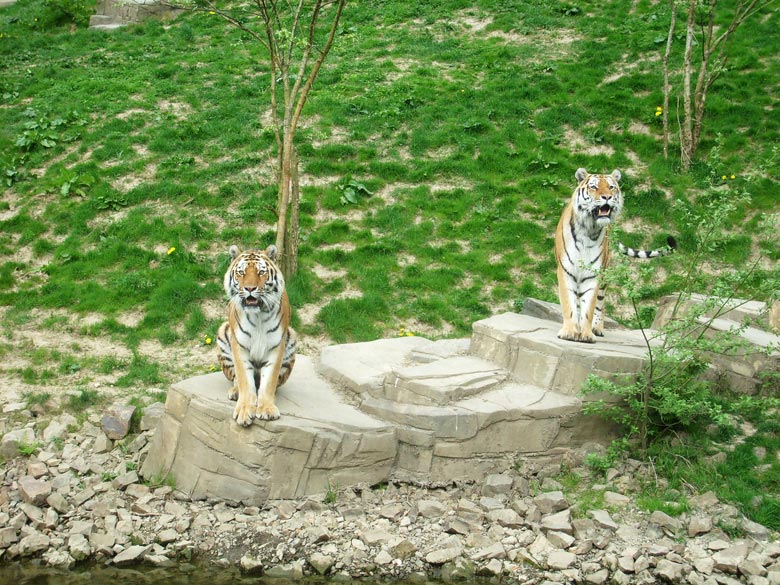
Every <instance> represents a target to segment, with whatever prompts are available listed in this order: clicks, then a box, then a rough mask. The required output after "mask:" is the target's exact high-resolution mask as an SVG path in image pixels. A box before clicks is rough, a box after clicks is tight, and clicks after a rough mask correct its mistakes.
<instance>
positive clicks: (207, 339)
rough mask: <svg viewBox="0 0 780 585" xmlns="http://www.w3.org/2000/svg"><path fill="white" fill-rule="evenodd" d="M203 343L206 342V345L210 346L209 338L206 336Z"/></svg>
mask: <svg viewBox="0 0 780 585" xmlns="http://www.w3.org/2000/svg"><path fill="white" fill-rule="evenodd" d="M205 341H206V345H211V337H209V336H208V335H207V336H206V339H205Z"/></svg>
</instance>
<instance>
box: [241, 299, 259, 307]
mask: <svg viewBox="0 0 780 585" xmlns="http://www.w3.org/2000/svg"><path fill="white" fill-rule="evenodd" d="M259 305H260V300H259V299H256V298H255V297H245V298H244V306H246V307H257V306H259Z"/></svg>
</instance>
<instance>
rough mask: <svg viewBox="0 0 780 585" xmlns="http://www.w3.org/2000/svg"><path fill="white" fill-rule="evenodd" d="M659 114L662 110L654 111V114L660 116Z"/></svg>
mask: <svg viewBox="0 0 780 585" xmlns="http://www.w3.org/2000/svg"><path fill="white" fill-rule="evenodd" d="M661 114H663V112H662V111H661V110H656V112H655V115H656V116H660V115H661Z"/></svg>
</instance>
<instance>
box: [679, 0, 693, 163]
mask: <svg viewBox="0 0 780 585" xmlns="http://www.w3.org/2000/svg"><path fill="white" fill-rule="evenodd" d="M696 4H697V1H696V0H690V3H689V5H688V23H687V26H686V35H685V55H684V57H683V95H682V99H683V120H682V124H681V126H680V159H681V163H682V168H683V170H685V171H687V170H689V169H690V168H691V159H692V157H693V149H692V143H693V137H692V128H691V126H692V116H693V111H692V107H693V105H692V104H691V75H692V70H693V63H692V62H691V61H692V58H693V38H694V35H695V33H696V31H695V26H696Z"/></svg>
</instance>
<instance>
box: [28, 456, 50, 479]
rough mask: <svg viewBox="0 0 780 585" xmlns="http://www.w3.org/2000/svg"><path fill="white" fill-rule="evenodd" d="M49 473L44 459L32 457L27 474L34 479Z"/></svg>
mask: <svg viewBox="0 0 780 585" xmlns="http://www.w3.org/2000/svg"><path fill="white" fill-rule="evenodd" d="M47 473H49V468H48V466H47V465H46V464H45V463H43V462H42V461H37V460H35V459H30V461H29V462H28V463H27V475H29V476H30V477H32V478H33V479H40V478H42V477H43V476H44V475H46V474H47Z"/></svg>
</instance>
